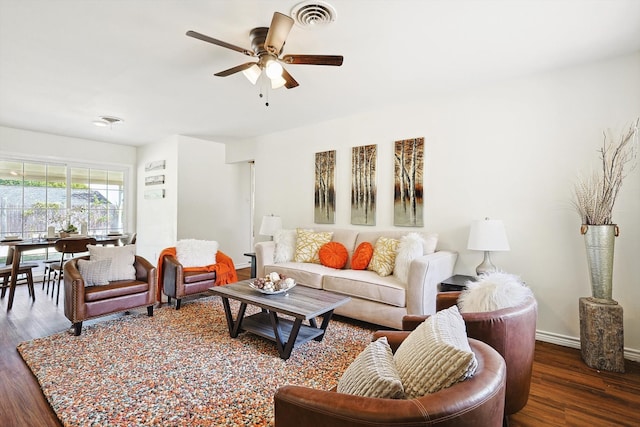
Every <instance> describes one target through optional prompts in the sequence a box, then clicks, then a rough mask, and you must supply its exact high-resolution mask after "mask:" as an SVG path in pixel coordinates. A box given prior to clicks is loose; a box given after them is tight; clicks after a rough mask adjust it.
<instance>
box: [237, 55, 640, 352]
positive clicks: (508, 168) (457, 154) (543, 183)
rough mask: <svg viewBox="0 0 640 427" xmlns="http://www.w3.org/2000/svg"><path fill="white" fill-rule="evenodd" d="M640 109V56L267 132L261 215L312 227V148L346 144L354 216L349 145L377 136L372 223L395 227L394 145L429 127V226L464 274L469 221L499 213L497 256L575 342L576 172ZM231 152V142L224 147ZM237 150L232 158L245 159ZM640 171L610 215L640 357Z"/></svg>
mask: <svg viewBox="0 0 640 427" xmlns="http://www.w3.org/2000/svg"><path fill="white" fill-rule="evenodd" d="M638 116H640V53H637V54H635V55H631V56H626V57H620V58H615V59H612V60H609V61H604V62H599V63H593V64H588V65H585V66H582V67H576V68H571V69H563V70H558V71H555V72H551V73H546V74H542V75H536V76H530V77H528V78H523V79H519V80H514V81H509V82H506V83H502V84H499V85H495V86H491V87H484V88H481V89H478V90H474V91H468V92H465V93H458V94H450V95H448V96H442V97H440V98H425V99H416V100H415V102H413V103H410V104H409V103H407V104H404V105H395V106H389V107H388V108H386V109H384V110H380V111H375V112H368V113H363V114H360V115H357V116H351V117H345V118H342V119H339V120H334V121H331V122H326V123H321V124H317V125H314V126H308V127H304V128H298V129H292V130H289V131H285V132H280V133H277V134H271V135H264V136H261V137H259V138H256V139H255V140H254V141H252V142H251V143H249V142H246V143H244V144H240V145H239V147H238V151H239V152H240V153H241V152H244V151H246V149H247V147H249V146H251V144H254V145H253V147H254V148H255V156H254V157H255V161H256V166H255V168H256V212H255V219H256V221H259V218H261V216H262V215H264V214H267V213H271V212H273V213H276V214H279V215H281V216H282V218H283V224H284V226H285V227H286V228H293V227H296V226H300V225H308V224H312V223H313V179H314V168H313V156H314V153H316V152H319V151H325V150H334V149H335V150H337V160H336V161H337V168H336V169H337V187H336V190H337V210H336V225H337V226H339V227H348V228H349V227H350V228H360V229H364V228H365V227H357V226H350V225H349V222H350V211H349V209H350V208H349V188H350V162H351V159H350V156H351V147H354V146H359V145H365V144H377V145H378V177H377V179H378V212H377V222H376V228H380V229H389V228H392V224H393V217H392V215H393V211H392V198H393V193H392V174H393V162H392V156H391V155H392V150H393V142H394V141H396V140H400V139H405V138H410V137H420V136H424V137H425V152H426V156H425V159H426V164H425V215H424V222H425V227H424V228H425V229H428V230H433V231H437V232H438V233H439V234H440V243H439V247H440V248H446V249H451V250H455V251H458V252H459V253H460V257H459V260H458V263H457V265H456V272H457V273H462V274H472V273H473V272H474V269H475V266H476V265H477V264H479V263H480V262H481V260H482V254H481V253H478V252H472V251H468V250H466V243H467V237H468V231H469V225H470V223H471V221H473V220H475V219H482V218H484V217H486V216H488V217H490V218H493V219H502V220H503V221H504V222H505V225H506V227H507V232H508V235H509V241H510V244H511V251H510V252H502V253H495V254H494V255H493V257H492V258H493V261H494V263H496V265H498V266H499V267H501V268H502V269H504V270H506V271H508V272H511V273H516V274H518V275H520V276H521V277H522V279H523V280H524V281H526V282H527V284H528V285H529V286H530V287H531V288H532V289H533V291H534V292H535V294H536V296H537V299H538V302H539V317H538V331H539V336H540V337H541V339H545V340H548V341H552V342H558V343H561V344H566V345H574V346H575V345H579V341H578V340H579V335H580V329H579V320H578V298H580V297H582V296H589V295H590V286H589V278H588V273H587V265H586V257H585V249H584V244H583V240H582V236H581V235H580V233H579V227H580V220H579V217H578V216H577V214H576V213H575V212H574V211H573V209H572V207H571V202H570V198H571V192H572V188H573V183H574V178H575V177H576V175H577V174H578V173H579V172H581V171H585V172H587V171H588V170H589V168H590V167H598V166H599V160H598V154H597V149H598V148H599V147H600V144H601V142H602V132H603V130H604V129H606V128H609V127H610V128H613V129H615V130H616V131H618V132H619V131H622V130H623V129H624V128H625V127H626V126H628V125H629V124H630V123H631V121H632V120H633V119H634V118H635V117H638ZM228 149H229V150H233V146H230V147H229V148H228ZM240 156H241V154H238V155H237V156H236V154H235V153H229V157H230V158H236V157H240ZM639 195H640V167H639V168H636V169H635V170H634V171H633V172H631V173H630V174H629V176H628V177H627V179H626V181H625V183H624V186H623V188H622V193H621V194H620V196H619V200H618V203H617V205H616V210H615V213H614V219H615V221H616V222H617V223H618V224H619V225H620V227H621V235H620V237H618V238H617V241H616V255H615V256H616V258H615V271H614V298H615V299H616V300H618V301H619V302H620V303H621V304H622V306H623V307H624V321H625V325H624V327H625V344H626V347H627V357H632V358H640V286H639V285H640V279H638V277H639V276H638V273H637V272H636V271H635V267H636V265H637V263H638V261H639V260H640V258H639V254H640V221H638V218H640V197H639Z"/></svg>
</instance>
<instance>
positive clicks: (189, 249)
mask: <svg viewBox="0 0 640 427" xmlns="http://www.w3.org/2000/svg"><path fill="white" fill-rule="evenodd" d="M217 253H218V242H216V241H215V240H197V239H183V240H179V241H178V243H176V258H178V262H179V263H180V264H182V266H183V267H204V266H206V265H213V264H215V263H216V254H217Z"/></svg>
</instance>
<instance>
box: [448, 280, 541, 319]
mask: <svg viewBox="0 0 640 427" xmlns="http://www.w3.org/2000/svg"><path fill="white" fill-rule="evenodd" d="M466 285H467V288H466V289H465V290H464V291H462V293H461V294H460V296H459V297H458V307H460V311H461V312H462V313H478V312H486V311H496V310H500V309H503V308H507V307H515V306H517V305H520V304H522V303H523V302H524V301H525V300H526V299H527V297H529V296H532V295H533V293H532V292H531V289H529V288H528V287H526V286H525V285H524V283H522V281H521V280H520V278H519V277H518V276H516V275H513V274H508V273H504V272H494V273H486V274H483V275H482V276H480V277H479V278H478V280H477V281H475V282H467V284H466Z"/></svg>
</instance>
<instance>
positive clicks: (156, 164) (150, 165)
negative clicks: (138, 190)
mask: <svg viewBox="0 0 640 427" xmlns="http://www.w3.org/2000/svg"><path fill="white" fill-rule="evenodd" d="M165 163H166V161H165V160H155V161H153V162H147V163H145V164H144V170H145V171H146V172H149V171H155V170H161V169H164V167H165Z"/></svg>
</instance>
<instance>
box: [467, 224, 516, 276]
mask: <svg viewBox="0 0 640 427" xmlns="http://www.w3.org/2000/svg"><path fill="white" fill-rule="evenodd" d="M467 249H470V250H473V251H484V260H483V261H482V263H480V265H478V267H476V274H477V275H478V276H480V275H481V274H484V273H489V272H492V271H496V270H497V269H496V266H495V265H493V263H492V262H491V251H508V250H509V242H508V241H507V232H506V231H505V229H504V224H503V223H502V221H501V220H499V219H489V218H485V219H483V220H478V221H474V222H472V223H471V230H470V231H469V242H468V243H467Z"/></svg>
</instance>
